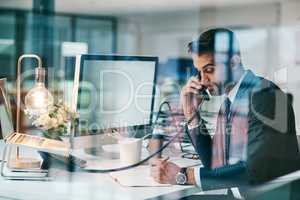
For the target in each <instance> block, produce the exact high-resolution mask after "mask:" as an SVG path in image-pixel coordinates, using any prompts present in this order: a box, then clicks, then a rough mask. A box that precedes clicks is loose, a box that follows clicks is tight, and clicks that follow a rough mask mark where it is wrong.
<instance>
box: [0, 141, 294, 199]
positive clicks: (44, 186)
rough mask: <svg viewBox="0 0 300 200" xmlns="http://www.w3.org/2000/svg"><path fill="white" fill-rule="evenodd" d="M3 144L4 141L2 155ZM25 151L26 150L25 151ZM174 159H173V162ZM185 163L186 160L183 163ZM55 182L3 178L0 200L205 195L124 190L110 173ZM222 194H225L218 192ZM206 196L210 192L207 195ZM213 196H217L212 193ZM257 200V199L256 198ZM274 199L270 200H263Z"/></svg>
mask: <svg viewBox="0 0 300 200" xmlns="http://www.w3.org/2000/svg"><path fill="white" fill-rule="evenodd" d="M2 148H3V141H0V151H1V152H2ZM24 150H25V149H24ZM23 153H24V154H30V155H33V154H34V155H35V156H38V154H37V153H36V152H34V151H32V150H31V149H26V151H22V155H23ZM172 159H173V161H174V158H171V160H172ZM181 162H182V163H181V164H184V162H185V161H184V160H183V161H181ZM51 173H52V176H53V177H55V178H54V180H53V181H12V180H5V179H3V178H2V177H0V199H28V200H45V199H55V200H60V199H62V200H65V199H72V200H77V199H84V200H87V199H92V200H93V199H95V200H96V199H97V200H98V199H101V200H102V199H104V200H106V199H107V200H108V199H109V200H120V199H121V200H140V199H157V200H158V199H160V200H162V199H166V200H168V199H179V198H181V197H184V196H189V195H192V194H195V193H199V192H200V193H204V192H202V191H200V189H199V188H196V187H194V186H178V185H174V186H170V187H123V186H121V185H120V184H119V183H117V182H115V181H114V180H113V179H112V178H111V177H110V175H109V174H98V173H87V172H79V171H78V172H73V173H71V172H67V171H65V170H63V169H57V168H54V169H53V170H51ZM299 178H300V171H297V172H294V173H291V174H289V175H286V176H283V177H280V178H278V179H275V180H273V181H270V182H268V183H265V184H263V185H259V186H256V187H253V188H251V189H250V190H251V191H252V192H251V193H253V194H259V193H264V192H266V191H272V190H275V189H276V188H279V187H282V186H284V185H285V184H287V183H289V182H291V181H293V180H297V179H299ZM218 192H222V191H218ZM205 193H206V192H205ZM209 193H213V194H215V193H217V191H210V192H209ZM156 197H157V198H156ZM253 199H256V198H253ZM265 199H270V198H263V200H265Z"/></svg>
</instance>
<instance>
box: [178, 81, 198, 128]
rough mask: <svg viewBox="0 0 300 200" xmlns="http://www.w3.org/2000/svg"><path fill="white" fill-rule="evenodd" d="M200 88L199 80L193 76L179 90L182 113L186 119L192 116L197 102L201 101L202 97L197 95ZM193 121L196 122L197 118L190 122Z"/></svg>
mask: <svg viewBox="0 0 300 200" xmlns="http://www.w3.org/2000/svg"><path fill="white" fill-rule="evenodd" d="M201 89H203V86H202V84H201V82H200V80H199V79H198V78H197V77H195V76H193V77H191V78H190V79H189V81H188V82H187V84H186V85H185V86H184V87H183V88H182V90H181V94H180V99H181V104H182V107H183V113H184V116H185V118H186V119H187V120H189V119H190V118H191V117H192V116H193V114H194V113H195V112H196V110H197V108H198V106H199V104H200V103H201V102H202V101H203V99H202V97H201V96H200V95H199V91H200V90H201ZM194 123H198V119H197V118H195V120H193V121H192V124H194Z"/></svg>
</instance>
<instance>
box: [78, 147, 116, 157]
mask: <svg viewBox="0 0 300 200" xmlns="http://www.w3.org/2000/svg"><path fill="white" fill-rule="evenodd" d="M84 152H85V153H86V154H89V155H92V156H97V157H101V158H109V159H119V158H120V153H118V152H109V151H106V150H104V149H103V147H102V145H100V146H98V147H90V148H85V149H84Z"/></svg>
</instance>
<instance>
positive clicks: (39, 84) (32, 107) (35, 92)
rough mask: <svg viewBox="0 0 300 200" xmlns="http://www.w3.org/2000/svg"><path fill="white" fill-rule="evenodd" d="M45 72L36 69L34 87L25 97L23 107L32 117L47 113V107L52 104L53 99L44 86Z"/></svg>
mask: <svg viewBox="0 0 300 200" xmlns="http://www.w3.org/2000/svg"><path fill="white" fill-rule="evenodd" d="M44 79H45V70H44V69H43V68H37V69H36V82H35V86H34V87H33V88H32V89H31V90H29V92H28V93H27V95H26V96H25V107H26V110H27V111H28V112H30V113H31V114H33V115H41V114H43V113H45V112H47V109H48V106H49V105H52V104H53V97H52V95H51V93H50V92H49V91H48V90H47V88H46V87H45V84H44Z"/></svg>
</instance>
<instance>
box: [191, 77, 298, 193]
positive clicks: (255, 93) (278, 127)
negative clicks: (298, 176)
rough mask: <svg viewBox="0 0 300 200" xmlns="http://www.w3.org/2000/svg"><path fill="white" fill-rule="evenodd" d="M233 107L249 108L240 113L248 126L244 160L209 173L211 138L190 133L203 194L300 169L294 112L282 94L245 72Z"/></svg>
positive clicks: (196, 129)
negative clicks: (197, 162)
mask: <svg viewBox="0 0 300 200" xmlns="http://www.w3.org/2000/svg"><path fill="white" fill-rule="evenodd" d="M245 102H247V103H246V104H245ZM239 104H241V105H239ZM232 106H240V107H242V108H245V107H246V106H247V107H248V108H247V112H246V114H245V113H242V115H245V118H246V123H248V124H247V126H248V129H247V137H248V140H247V156H246V160H244V161H241V162H238V163H236V164H233V165H227V166H223V167H220V168H216V169H211V160H212V138H211V137H210V136H209V135H208V134H207V131H206V130H205V126H204V125H202V126H200V127H198V128H195V129H193V130H191V131H190V136H191V139H192V141H193V144H194V146H195V149H196V151H197V152H198V154H199V156H200V159H201V161H202V163H203V165H204V167H203V168H201V169H200V176H201V177H200V179H201V185H202V188H203V189H204V190H208V189H218V188H230V187H248V186H249V185H252V184H259V183H263V182H265V181H268V180H271V179H273V178H276V177H278V176H281V175H284V174H287V173H290V172H292V171H295V170H298V169H300V159H299V151H298V144H297V138H296V130H295V117H294V111H293V108H292V105H291V102H289V101H288V98H287V95H286V94H285V93H284V92H282V91H281V90H280V89H279V88H278V87H277V86H276V85H275V84H274V83H272V82H271V81H268V80H266V79H264V78H261V77H258V76H255V75H254V74H253V73H252V72H251V71H247V74H246V76H245V77H244V79H243V81H242V83H241V85H240V88H239V90H238V93H237V96H236V98H235V100H234V102H233V103H232ZM239 114H241V113H238V112H237V113H234V115H239ZM233 117H235V116H233ZM232 126H238V124H232ZM200 130H201V131H200Z"/></svg>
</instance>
